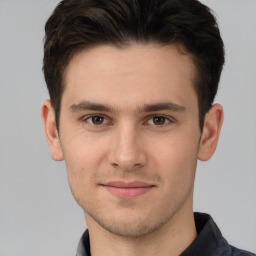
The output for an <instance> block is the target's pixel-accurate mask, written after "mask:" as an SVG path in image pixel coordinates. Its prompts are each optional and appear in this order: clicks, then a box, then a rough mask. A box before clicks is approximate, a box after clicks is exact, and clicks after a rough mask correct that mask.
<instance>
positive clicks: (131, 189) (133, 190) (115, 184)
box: [102, 181, 155, 199]
mask: <svg viewBox="0 0 256 256" xmlns="http://www.w3.org/2000/svg"><path fill="white" fill-rule="evenodd" d="M102 186H103V187H104V188H106V190H107V191H108V192H110V193H111V194H112V195H114V196H117V197H119V198H124V199H133V198H137V197H139V196H141V195H143V194H145V193H148V192H150V191H151V190H152V189H153V188H154V187H155V185H152V184H149V183H146V182H142V181H133V182H123V181H112V182H108V183H106V184H102Z"/></svg>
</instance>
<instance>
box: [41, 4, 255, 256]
mask: <svg viewBox="0 0 256 256" xmlns="http://www.w3.org/2000/svg"><path fill="white" fill-rule="evenodd" d="M45 30H46V37H45V48H44V66H43V70H44V74H45V80H46V83H47V86H48V90H49V93H50V98H51V100H46V101H45V102H44V103H43V106H42V120H43V124H44V130H45V136H46V139H47V141H48V144H49V147H50V150H51V154H52V158H53V159H54V160H56V161H61V160H65V162H66V166H67V173H68V180H69V184H70V188H71V190H72V193H73V195H74V197H75V199H76V201H77V202H78V204H79V205H80V206H81V207H82V208H83V210H84V213H85V218H86V222H87V226H88V230H87V231H85V233H84V235H83V236H82V238H81V240H80V242H79V245H78V251H77V255H78V256H85V255H86V256H89V255H93V256H101V255H111V256H120V255H122V256H135V255H147V256H150V255H158V256H170V255H173V256H176V255H197V256H198V255H207V256H210V255H223V256H224V255H225V256H227V255H254V254H252V253H249V252H245V251H242V250H239V249H236V248H234V247H232V246H230V245H229V244H228V243H227V241H226V240H225V239H224V238H223V237H222V235H221V233H220V231H219V229H218V228H217V226H216V224H215V223H214V221H213V220H212V218H211V217H210V216H209V215H207V214H200V213H195V214H194V213H193V186H194V179H195V172H196V165H197V160H198V159H199V160H201V161H207V160H208V159H210V158H211V156H212V155H213V153H214V151H215V149H216V146H217V142H218V138H219V134H220V129H221V125H222V121H223V109H222V107H221V105H218V104H214V105H213V100H214V97H215V95H216V92H217V87H218V82H219V79H220V74H221V70H222V67H223V64H224V47H223V42H222V39H221V37H220V33H219V30H218V27H217V24H216V20H215V18H214V17H213V15H212V14H211V12H210V10H209V9H208V8H207V7H206V6H204V5H202V4H201V3H200V2H198V1H195V0H158V1H157V0H147V1H143V0H130V1H128V0H107V1H106V0H97V1H95V0H64V1H62V2H61V3H60V4H59V5H58V6H57V7H56V9H55V11H54V12H53V14H52V15H51V17H50V18H49V20H48V21H47V24H46V28H45Z"/></svg>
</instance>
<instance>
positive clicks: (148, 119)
mask: <svg viewBox="0 0 256 256" xmlns="http://www.w3.org/2000/svg"><path fill="white" fill-rule="evenodd" d="M93 117H100V118H104V119H103V122H105V121H106V120H107V119H109V118H108V117H106V116H104V115H101V114H94V115H88V116H85V117H84V118H82V121H83V122H86V123H89V124H90V125H93V126H94V127H99V128H100V127H102V126H103V125H111V124H107V123H103V124H98V125H97V124H94V123H93V122H92V121H88V120H89V119H90V118H93ZM154 117H160V118H165V123H164V124H160V125H156V124H153V123H152V124H149V121H150V120H152V119H153V118H154ZM174 122H175V120H174V119H173V118H170V117H167V116H165V115H151V116H149V117H147V121H146V123H147V125H152V126H155V127H158V128H161V127H163V126H166V125H168V124H170V123H174Z"/></svg>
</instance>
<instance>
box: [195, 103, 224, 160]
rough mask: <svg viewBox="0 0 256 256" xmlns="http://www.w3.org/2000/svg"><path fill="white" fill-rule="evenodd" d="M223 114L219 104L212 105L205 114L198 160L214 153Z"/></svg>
mask: <svg viewBox="0 0 256 256" xmlns="http://www.w3.org/2000/svg"><path fill="white" fill-rule="evenodd" d="M223 116H224V114H223V108H222V106H221V105H219V104H215V105H213V106H212V107H211V109H210V110H209V112H208V113H207V114H206V115H205V120H204V127H203V132H202V135H201V140H200V146H199V152H198V159H199V160H201V161H207V160H209V159H210V158H211V157H212V155H213V154H214V152H215V150H216V147H217V143H218V140H219V136H220V130H221V126H222V123H223Z"/></svg>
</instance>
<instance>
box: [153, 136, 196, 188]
mask: <svg viewBox="0 0 256 256" xmlns="http://www.w3.org/2000/svg"><path fill="white" fill-rule="evenodd" d="M183 135H184V134H183ZM192 136H193V137H192ZM197 137H198V138H197ZM198 141H199V136H195V133H194V134H193V135H192V134H191V135H190V134H188V136H178V135H177V136H172V137H166V139H165V141H164V142H163V140H158V142H157V141H155V142H154V143H153V147H152V151H151V159H155V160H153V161H155V163H154V165H156V167H155V168H157V169H158V170H159V172H160V171H161V172H162V173H161V174H160V173H159V174H160V175H161V176H163V181H164V182H165V183H166V186H171V187H176V188H177V187H180V186H181V185H182V184H183V185H184V186H185V184H187V185H189V183H190V184H193V182H194V175H195V170H196V164H197V154H198ZM156 157H157V158H156ZM170 183H171V184H170ZM167 184H168V185H167ZM183 185H182V186H183Z"/></svg>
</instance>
